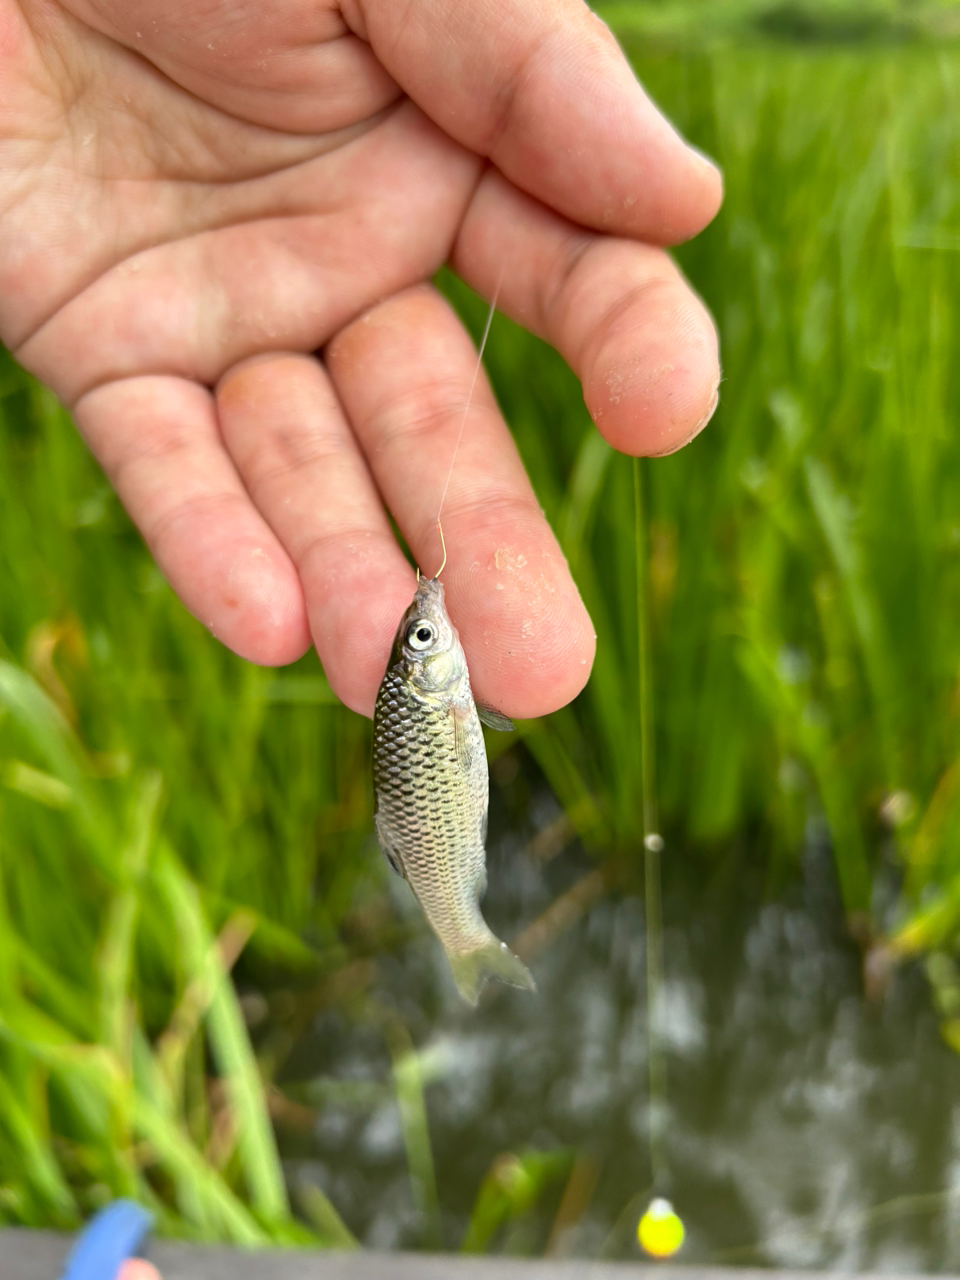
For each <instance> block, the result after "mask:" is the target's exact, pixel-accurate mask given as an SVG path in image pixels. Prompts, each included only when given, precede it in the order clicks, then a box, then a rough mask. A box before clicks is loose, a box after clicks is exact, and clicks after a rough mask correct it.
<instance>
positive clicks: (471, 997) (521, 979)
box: [450, 934, 537, 1005]
mask: <svg viewBox="0 0 960 1280" xmlns="http://www.w3.org/2000/svg"><path fill="white" fill-rule="evenodd" d="M450 967H451V968H452V969H453V976H454V978H455V980H456V983H457V987H458V989H459V991H460V994H461V995H462V996H463V998H464V1000H466V1001H468V1002H469V1003H470V1004H474V1005H475V1004H476V1003H477V1001H478V1000H479V998H480V991H481V989H482V988H483V984H484V983H485V982H486V981H487V980H488V979H491V978H496V979H497V980H498V981H500V982H505V983H507V985H508V986H511V987H521V988H522V989H523V990H524V991H536V989H537V984H536V983H535V982H534V980H533V974H532V973H531V972H530V970H529V969H528V968H527V966H526V965H525V964H523V962H522V961H520V960H518V959H517V957H516V956H515V955H514V954H513V952H512V951H511V950H510V948H509V947H508V946H507V944H506V943H505V942H501V941H500V939H499V938H495V937H494V936H493V934H491V935H490V937H489V939H488V940H487V941H486V942H485V943H483V945H482V946H479V947H477V948H476V949H475V950H473V951H465V952H461V953H460V954H458V955H455V954H452V953H451V954H450Z"/></svg>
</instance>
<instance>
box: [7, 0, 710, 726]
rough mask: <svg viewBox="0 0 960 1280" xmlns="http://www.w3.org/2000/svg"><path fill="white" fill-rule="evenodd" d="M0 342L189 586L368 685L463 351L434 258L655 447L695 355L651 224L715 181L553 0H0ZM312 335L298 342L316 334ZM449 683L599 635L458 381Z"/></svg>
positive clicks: (693, 308) (528, 693) (509, 691)
mask: <svg viewBox="0 0 960 1280" xmlns="http://www.w3.org/2000/svg"><path fill="white" fill-rule="evenodd" d="M0 172H2V175H3V183H2V186H0V337H2V339H3V341H4V342H5V343H6V344H7V345H8V347H10V348H11V350H12V351H13V352H14V354H15V355H16V356H17V358H18V359H19V360H20V361H22V363H23V364H24V365H25V366H26V367H27V368H28V369H30V370H32V371H33V372H34V373H35V374H37V376H39V377H40V378H42V379H43V380H44V381H45V382H47V383H48V384H49V385H50V386H51V387H53V388H54V390H55V391H56V392H57V394H58V395H59V396H60V397H61V398H62V399H63V401H64V402H65V403H66V404H67V405H68V406H70V407H71V408H72V410H73V413H74V415H75V418H76V421H77V423H78V425H79V427H80V430H81V431H82V432H83V434H84V436H85V437H86V439H87V441H88V442H89V444H90V447H91V448H92V449H93V451H94V453H95V454H96V456H97V458H98V459H99V461H100V463H101V464H102V466H103V467H104V469H105V471H106V473H107V475H108V476H109V478H110V479H111V481H112V482H113V484H114V485H115V487H116V489H117V491H118V493H119V495H120V497H121V499H122V500H123V502H124V504H125V505H126V507H127V509H128V510H129V512H130V514H131V516H132V517H133V519H134V520H135V521H136V523H137V524H138V526H139V527H140V529H141V531H142V533H143V535H144V537H145V539H146V541H147V543H148V545H149V546H150V548H151V550H152V552H153V554H154V556H155V557H156V559H157V562H158V564H159V566H160V568H161V569H162V570H163V572H164V573H165V574H166V576H167V578H168V579H169V580H170V582H171V583H172V585H173V586H174V588H175V589H176V591H177V592H178V594H179V595H180V597H181V599H182V600H183V602H184V603H185V604H186V606H187V607H188V608H189V609H190V610H191V611H192V612H193V613H195V614H196V615H197V617H199V618H200V619H201V620H202V621H203V622H205V623H206V624H207V625H208V626H209V627H210V629H211V630H212V631H213V632H214V634H215V635H217V636H218V637H219V638H220V639H221V640H222V641H223V642H224V643H225V644H227V645H229V646H230V647H231V648H232V649H234V650H236V651H237V652H238V653H240V654H242V655H243V656H244V657H246V658H249V659H251V660H252V661H254V662H261V663H268V664H273V663H286V662H291V661H293V660H294V659H296V658H297V657H298V656H300V655H301V654H302V653H303V652H304V651H305V649H306V648H307V647H308V645H309V643H310V638H311V635H312V638H313V641H314V643H315V644H316V646H317V650H318V652H319V655H320V658H321V660H322V662H323V665H324V668H325V670H326V672H327V675H328V677H329V679H330V682H331V684H332V686H333V688H334V690H335V691H336V692H337V693H338V694H339V696H340V697H341V698H342V699H343V701H344V702H346V703H347V705H349V706H351V707H353V708H354V709H356V710H358V711H361V712H363V713H365V714H370V713H371V712H372V709H373V703H374V698H375V695H376V690H377V687H378V685H379V682H380V680H381V678H382V675H383V671H384V667H385V664H386V659H387V655H388V653H389V649H390V643H391V640H392V637H393V632H394V629H395V627H396V625H397V621H398V619H399V618H400V616H401V615H402V613H403V611H404V610H405V609H406V607H407V606H408V604H409V602H410V600H411V598H412V596H413V591H414V575H413V572H412V570H411V569H410V567H409V565H408V564H407V562H406V560H405V558H404V556H403V555H402V553H401V551H400V549H399V547H398V545H397V543H396V541H395V539H394V537H393V535H392V532H391V529H390V524H389V521H388V518H387V515H386V511H385V507H384V504H386V507H387V508H388V509H389V510H390V511H391V512H392V513H393V515H394V517H395V519H396V521H397V523H398V525H399V527H400V528H401V530H402V531H403V533H404V535H405V536H406V538H407V540H408V542H409V544H410V546H411V548H412V550H413V552H414V554H415V555H416V556H417V558H418V560H419V562H420V564H421V565H422V566H423V568H424V569H425V571H428V572H435V571H436V568H437V567H438V564H439V547H438V544H437V538H436V528H435V520H436V515H437V507H438V504H439V500H440V493H441V490H442V488H443V484H444V480H445V478H446V474H447V469H448V467H449V462H450V457H451V453H452V449H453V444H454V440H455V438H456V433H457V430H458V428H459V423H460V418H461V415H462V413H463V407H464V403H465V401H466V396H467V390H468V388H469V385H470V382H471V380H472V377H473V372H474V364H475V359H476V356H475V351H474V348H473V346H472V343H471V342H470V340H469V338H468V336H467V335H466V333H465V332H464V330H463V328H462V327H461V325H460V323H459V321H458V320H457V319H456V317H455V316H454V315H453V313H452V312H451V310H450V309H449V307H448V306H447V305H446V303H444V302H443V301H442V299H441V298H440V297H439V295H438V294H437V293H436V292H435V290H434V289H433V288H432V287H431V286H430V285H429V284H426V283H423V282H424V281H428V280H429V279H430V277H431V276H432V275H433V273H434V272H435V271H436V270H437V269H438V268H439V267H440V265H441V264H442V263H444V262H447V261H449V262H450V263H451V265H452V266H453V268H454V269H455V270H456V271H457V272H458V273H459V274H460V275H461V276H462V277H463V278H464V279H465V280H466V281H467V282H468V283H469V284H470V285H472V286H473V287H474V288H475V289H477V290H478V291H479V292H481V293H483V294H484V295H486V296H487V297H488V298H489V297H490V296H491V295H492V293H493V291H494V289H495V288H496V284H497V281H498V279H499V278H500V277H501V275H502V277H503V285H502V289H501V292H500V296H499V306H500V308H501V309H502V310H503V311H505V312H506V313H507V314H508V315H510V316H511V317H513V318H514V319H515V320H518V321H519V322H520V323H522V324H524V325H526V326H527V327H528V328H530V329H532V330H533V331H534V332H536V333H538V334H540V335H541V336H543V337H544V338H546V339H547V340H548V341H550V342H552V343H554V344H555V345H556V346H557V348H558V349H559V350H560V352H561V353H562V354H563V355H564V356H565V358H566V359H567V360H568V361H569V363H570V364H571V366H572V367H573V368H574V370H575V371H576V372H577V374H578V375H579V376H580V378H581V380H582V381H583V385H584V395H585V398H586V402H587V405H588V408H589V409H590V411H591V413H592V415H593V417H594V419H595V421H596V422H597V425H598V426H599V428H600V430H601V431H602V432H603V434H604V435H605V436H606V437H607V439H608V440H609V441H610V442H611V443H612V444H613V445H615V446H616V447H617V448H619V449H622V450H624V451H626V452H628V453H653V454H658V453H666V452H670V451H672V450H673V449H675V448H678V447H680V446H681V445H682V444H683V443H685V442H686V441H687V440H688V439H689V438H691V437H692V436H693V435H694V434H695V433H696V431H697V430H698V429H699V428H700V427H701V426H702V425H704V423H705V422H706V421H707V419H708V418H709V416H710V414H711V413H712V411H713V407H714V406H715V403H716V390H717V385H718V381H719V369H718V363H717V347H716V337H715V333H714V329H713V325H712V323H711V321H710V318H709V316H708V314H707V312H706V310H705V309H704V307H703V306H702V304H701V303H700V302H699V300H698V299H697V298H696V297H695V296H694V295H693V293H692V292H691V291H690V289H689V288H688V286H687V285H686V284H685V282H684V281H683V279H682V278H681V276H680V275H679V273H678V271H677V270H676V268H675V267H674V266H673V264H672V262H671V261H670V259H669V258H668V257H667V255H666V254H665V253H664V252H663V250H662V249H660V248H659V247H657V246H660V245H667V244H672V243H677V242H679V241H681V240H684V239H686V238H688V237H689V236H691V235H693V234H695V233H696V232H697V231H699V230H700V229H701V228H702V227H703V226H704V225H705V224H706V223H707V222H708V221H709V220H710V219H711V218H712V217H713V215H714V213H715V212H716V210H717V208H718V206H719V202H720V199H721V184H720V178H719V176H718V174H717V172H716V170H715V169H714V168H713V167H712V166H711V165H710V164H709V163H708V162H707V161H705V160H703V159H702V158H701V157H700V156H699V155H697V154H696V153H695V152H693V151H692V150H690V149H689V148H687V147H686V146H685V145H684V144H683V142H682V141H681V140H680V139H679V138H678V137H677V135H676V134H675V133H674V132H673V130H672V129H671V128H670V126H669V125H668V124H667V123H666V122H665V121H664V120H663V118H662V117H661V116H660V115H659V114H658V113H657V111H656V110H655V108H654V107H653V106H652V105H651V104H650V102H649V100H648V99H647V98H646V96H645V95H644V94H643V91H642V90H641V89H640V87H639V86H638V85H637V83H636V81H635V79H634V77H633V74H632V72H631V71H630V69H629V67H628V65H627V63H626V62H625V60H624V59H623V56H622V55H621V53H620V51H619V50H618V49H617V47H616V45H615V43H614V41H613V40H612V38H611V37H610V36H609V33H608V32H607V30H606V28H605V27H604V26H603V24H602V23H600V21H599V20H598V19H597V18H595V17H594V16H593V15H592V14H590V12H589V11H588V10H587V9H586V8H585V7H583V6H582V5H581V4H580V3H579V0H554V2H553V3H545V2H544V0H498V2H497V3H494V2H493V0H473V2H471V3H470V4H464V3H462V0H411V2H410V3H407V4H402V5H401V4H398V3H396V0H339V3H338V2H337V0H277V3H275V4H272V5H263V4H260V3H256V4H254V3H251V0H211V2H210V3H207V4H204V5H199V6H198V5H196V4H193V3H190V2H189V0H165V2H164V3H163V4H162V5H161V4H159V3H158V0H0ZM319 349H322V357H320V358H318V357H316V356H315V355H313V354H311V353H313V352H315V351H317V350H319ZM443 523H444V531H445V535H446V540H447V546H448V547H449V548H450V561H449V564H448V567H447V569H446V571H445V574H444V582H445V585H446V588H447V600H448V604H449V608H450V613H451V616H452V617H453V618H454V620H455V621H456V624H457V626H458V629H459V631H460V634H461V638H462V640H463V642H464V647H465V649H466V652H467V656H468V659H469V661H470V669H471V678H472V682H473V685H474V690H475V693H476V696H477V697H478V699H480V700H481V701H488V702H490V703H492V704H494V705H496V706H498V707H501V708H502V709H503V710H504V711H505V712H506V713H508V714H511V715H514V716H519V717H524V716H532V715H537V714H541V713H544V712H546V711H549V710H552V709H554V708H555V707H557V706H560V705H562V704H563V703H564V702H566V701H568V700H569V699H570V698H571V697H573V696H574V695H575V694H576V693H577V692H578V691H579V689H580V688H581V687H582V686H583V684H584V683H585V681H586V679H587V676H588V675H589V671H590V665H591V662H592V657H593V646H594V636H593V628H592V626H591V624H590V620H589V618H588V617H587V615H586V612H585V610H584V608H583V605H582V603H581V602H580V598H579V595H578V594H577V591H576V588H575V587H574V585H573V583H572V581H571V580H570V577H569V573H568V571H567V567H566V564H565V561H564V559H563V556H562V554H561V552H560V550H559V547H558V546H557V544H556V541H555V539H554V537H553V535H552V533H551V532H550V530H549V528H548V527H547V525H546V523H545V521H544V519H543V516H542V515H541V513H540V510H539V506H538V504H537V501H536V498H535V496H534V494H533V491H532V489H531V487H530V484H529V482H528V480H527V478H526V476H525V474H524V471H523V468H522V465H521V463H520V460H519V457H518V454H517V452H516V448H515V446H514V444H513V441H512V438H511V436H510V434H509V431H508V430H507V427H506V425H505V424H504V422H503V420H502V418H501V416H500V414H499V412H498V410H497V408H496V405H495V403H494V400H493V397H492V395H491V392H490V389H489V387H488V385H487V383H486V382H485V380H484V379H483V378H482V376H481V379H480V380H479V381H478V384H477V390H476V392H475V394H474V400H473V403H472V406H471V409H470V413H469V418H468V421H467V426H466V431H465V433H464V438H463V444H462V447H461V450H460V454H459V457H458V462H457V467H456V470H455V472H454V475H453V477H452V480H451V484H450V489H449V494H448V497H447V501H446V505H445V507H444V519H443Z"/></svg>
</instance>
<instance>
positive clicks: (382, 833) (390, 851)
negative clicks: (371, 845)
mask: <svg viewBox="0 0 960 1280" xmlns="http://www.w3.org/2000/svg"><path fill="white" fill-rule="evenodd" d="M374 823H375V825H376V828H377V842H378V843H379V845H380V849H381V851H382V853H383V856H384V857H385V858H386V860H387V861H388V862H389V863H390V866H391V867H392V868H393V869H394V871H395V872H396V873H397V875H398V876H402V877H403V879H404V880H406V878H407V873H406V872H405V871H404V869H403V861H402V859H401V857H400V854H399V853H398V852H397V850H396V847H395V846H394V844H393V842H392V840H391V839H390V837H389V835H388V834H387V830H386V827H385V826H384V824H383V823H382V822H381V821H380V819H379V817H374Z"/></svg>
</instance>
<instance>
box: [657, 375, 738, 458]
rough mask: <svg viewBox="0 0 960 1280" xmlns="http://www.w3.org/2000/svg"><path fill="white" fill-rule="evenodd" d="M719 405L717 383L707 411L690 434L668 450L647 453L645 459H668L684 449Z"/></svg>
mask: <svg viewBox="0 0 960 1280" xmlns="http://www.w3.org/2000/svg"><path fill="white" fill-rule="evenodd" d="M719 403H720V383H719V382H718V383H717V385H716V386H715V387H714V389H713V395H712V396H711V398H710V407H709V408H708V409H707V412H706V413H705V414H704V415H703V417H702V418H701V419H700V420H699V421H698V423H697V425H696V426H695V427H694V428H693V430H692V431H691V432H690V434H689V435H688V436H686V437H684V439H683V440H681V441H680V443H679V444H675V445H671V447H670V448H669V449H664V450H663V452H662V453H649V454H647V457H648V458H669V457H670V455H671V454H672V453H679V452H680V450H681V449H685V448H686V447H687V445H688V444H689V443H690V441H691V440H695V439H696V438H697V436H698V435H699V434H700V432H701V431H702V430H703V428H704V427H705V426H706V425H707V423H708V422H709V421H710V419H711V418H712V417H713V415H714V414H715V413H716V411H717V405H718V404H719Z"/></svg>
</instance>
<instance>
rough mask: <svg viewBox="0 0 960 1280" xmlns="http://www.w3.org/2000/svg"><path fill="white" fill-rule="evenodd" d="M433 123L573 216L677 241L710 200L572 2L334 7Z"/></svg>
mask: <svg viewBox="0 0 960 1280" xmlns="http://www.w3.org/2000/svg"><path fill="white" fill-rule="evenodd" d="M341 8H342V9H343V11H344V14H345V16H346V17H347V20H348V22H350V23H351V25H352V26H353V28H354V30H356V31H358V33H359V34H361V35H363V36H365V37H366V38H367V39H369V40H370V41H371V43H372V45H373V48H374V51H375V52H376V53H377V54H378V55H379V57H380V59H381V61H382V62H383V64H384V66H385V67H386V68H387V70H388V71H389V72H390V74H391V75H392V76H393V77H394V79H395V80H397V82H398V83H399V84H400V85H401V86H402V87H403V88H404V89H405V90H406V91H407V93H409V94H410V96H411V97H412V98H413V99H414V101H415V102H417V103H419V105H420V106H421V107H422V108H423V110H424V111H426V113H427V114H428V115H429V116H430V117H431V119H433V120H435V121H436V122H437V123H438V124H439V125H440V126H441V128H443V129H444V130H445V131H447V132H448V133H449V134H450V135H451V136H452V137H454V138H456V139H457V140H458V141H459V142H461V143H463V144H464V146H466V147H469V148H470V149H471V150H473V151H477V152H479V153H480V154H481V155H486V156H489V158H490V159H491V160H492V161H493V163H494V164H495V165H496V166H497V168H498V169H500V170H501V171H502V172H503V173H504V174H506V176H507V177H508V178H509V179H510V180H511V181H512V182H514V183H516V184H517V186H519V187H521V188H523V189H524V190H525V191H528V192H530V193H531V194H532V195H534V196H536V197H537V198H538V199H539V200H542V201H543V202H544V203H545V204H548V205H550V206H551V207H553V208H556V209H557V210H558V211H559V212H561V213H562V214H564V215H565V216H566V217H568V218H571V219H572V220H574V221H575V222H580V223H583V224H584V225H585V226H590V227H594V228H596V229H597V230H603V231H607V232H610V233H613V234H616V235H624V236H630V237H636V238H639V239H643V240H647V241H650V242H653V243H657V244H675V243H678V242H679V241H681V240H686V239H688V238H689V237H690V236H692V235H695V234H696V233H697V232H698V231H700V230H702V228H703V227H704V226H706V224H707V223H708V222H709V221H710V219H711V218H712V217H713V216H714V215H715V213H716V212H717V209H718V208H719V205H720V200H721V198H722V186H721V180H720V176H719V173H718V172H717V170H716V169H715V168H714V166H713V165H712V164H710V163H709V162H708V161H706V160H705V159H704V158H703V157H702V156H700V155H699V154H698V153H697V152H695V151H693V150H692V149H691V148H689V147H688V146H687V145H686V144H685V143H684V142H683V140H682V139H681V138H680V137H679V136H678V135H677V133H676V132H675V131H674V130H673V128H672V127H671V126H670V125H669V124H668V123H667V121H666V120H665V119H664V117H663V116H662V115H661V114H660V113H659V111H657V109H656V108H655V107H654V105H653V104H652V103H651V101H650V99H649V98H648V97H647V96H646V94H645V93H644V91H643V90H642V89H641V87H640V85H639V84H638V83H637V81H636V78H635V77H634V74H633V72H632V70H631V68H630V66H629V64H628V63H627V61H626V59H625V58H624V56H623V54H622V53H621V51H620V49H619V48H618V47H617V44H616V42H615V40H614V39H613V37H612V36H611V34H610V32H609V30H608V29H607V28H606V26H605V25H604V24H603V23H602V22H601V21H600V19H599V18H597V17H596V16H595V15H594V14H592V13H591V12H590V10H589V9H588V8H587V6H586V5H585V4H583V3H581V0H551V3H549V4H544V3H543V2H542V0H475V2H473V3H471V4H463V3H462V0H420V3H415V4H402V5H398V4H396V3H395V0H352V2H351V3H345V4H342V5H341Z"/></svg>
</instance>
